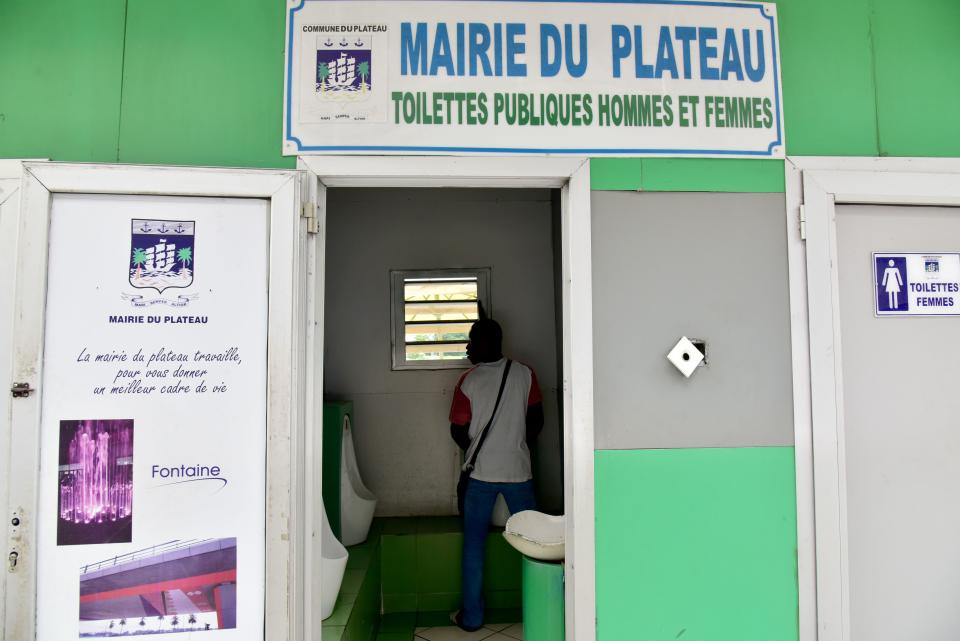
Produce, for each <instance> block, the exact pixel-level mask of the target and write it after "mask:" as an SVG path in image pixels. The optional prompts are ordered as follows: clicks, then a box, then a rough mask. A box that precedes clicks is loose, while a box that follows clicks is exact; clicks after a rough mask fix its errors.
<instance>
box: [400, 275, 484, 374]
mask: <svg viewBox="0 0 960 641" xmlns="http://www.w3.org/2000/svg"><path fill="white" fill-rule="evenodd" d="M391 280H392V295H393V369H445V368H457V367H469V365H470V363H469V361H467V352H466V349H467V340H468V337H469V333H470V326H471V325H472V324H473V322H474V321H476V320H477V316H478V311H477V301H482V302H483V305H484V309H486V310H490V270H489V269H487V268H482V269H442V270H428V271H394V272H391Z"/></svg>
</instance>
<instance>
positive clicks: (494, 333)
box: [470, 318, 503, 347]
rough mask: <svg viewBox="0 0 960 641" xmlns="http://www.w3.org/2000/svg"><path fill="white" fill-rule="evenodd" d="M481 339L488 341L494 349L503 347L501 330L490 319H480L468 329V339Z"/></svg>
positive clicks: (497, 324) (496, 323) (498, 325)
mask: <svg viewBox="0 0 960 641" xmlns="http://www.w3.org/2000/svg"><path fill="white" fill-rule="evenodd" d="M481 336H482V337H483V338H485V339H487V340H488V341H490V342H491V343H492V344H493V346H494V347H501V346H502V345H503V329H502V328H501V327H500V323H498V322H497V321H495V320H493V319H492V318H481V319H480V320H478V321H477V322H475V323H474V324H473V327H471V328H470V338H471V339H473V338H479V337H481Z"/></svg>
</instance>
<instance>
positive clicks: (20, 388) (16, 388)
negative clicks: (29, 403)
mask: <svg viewBox="0 0 960 641" xmlns="http://www.w3.org/2000/svg"><path fill="white" fill-rule="evenodd" d="M35 391H36V390H35V389H33V388H32V387H30V383H14V384H13V385H12V386H11V387H10V393H11V394H12V395H13V397H14V398H26V397H27V396H30V395H31V394H32V393H34V392H35Z"/></svg>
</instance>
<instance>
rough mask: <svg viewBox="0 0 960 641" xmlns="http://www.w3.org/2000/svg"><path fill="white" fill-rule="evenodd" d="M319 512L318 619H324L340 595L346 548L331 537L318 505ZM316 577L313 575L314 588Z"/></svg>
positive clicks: (345, 561)
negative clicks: (321, 519)
mask: <svg viewBox="0 0 960 641" xmlns="http://www.w3.org/2000/svg"><path fill="white" fill-rule="evenodd" d="M320 512H321V513H322V514H323V522H322V523H321V524H320V528H321V539H320V545H321V547H320V553H321V559H320V563H321V565H320V573H319V576H320V585H319V588H320V618H321V619H326V618H327V617H329V616H330V615H331V614H333V608H334V606H335V605H336V604H337V595H338V594H340V584H341V583H342V582H343V574H344V572H345V571H346V569H347V557H348V556H349V555H348V553H347V548H345V547H343V545H341V544H340V541H338V540H337V537H335V536H334V535H333V530H332V529H330V522H329V521H328V520H327V511H326V509H324V507H323V502H322V501H321V503H320ZM316 579H317V575H314V577H313V578H312V580H313V581H314V588H315V589H316V587H318V586H317V585H316Z"/></svg>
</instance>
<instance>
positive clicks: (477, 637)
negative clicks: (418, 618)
mask: <svg viewBox="0 0 960 641" xmlns="http://www.w3.org/2000/svg"><path fill="white" fill-rule="evenodd" d="M416 635H417V636H416V638H417V639H418V640H420V641H523V624H522V623H496V624H490V625H487V626H484V627H483V628H481V629H479V630H477V631H475V632H464V631H463V630H461V629H460V628H458V627H456V626H445V627H438V628H417V630H416Z"/></svg>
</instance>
